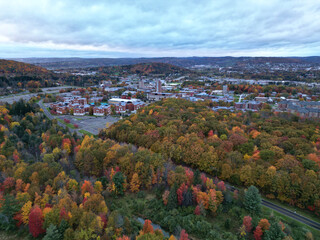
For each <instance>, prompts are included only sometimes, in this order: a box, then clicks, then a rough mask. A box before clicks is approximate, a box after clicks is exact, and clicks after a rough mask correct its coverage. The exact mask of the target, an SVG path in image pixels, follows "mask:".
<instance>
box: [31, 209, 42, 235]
mask: <svg viewBox="0 0 320 240" xmlns="http://www.w3.org/2000/svg"><path fill="white" fill-rule="evenodd" d="M29 231H30V233H31V234H32V236H33V237H38V236H39V235H40V234H43V233H45V232H46V230H44V229H43V216H42V211H41V209H40V208H39V207H38V206H35V207H34V208H33V209H32V210H31V212H30V215H29Z"/></svg>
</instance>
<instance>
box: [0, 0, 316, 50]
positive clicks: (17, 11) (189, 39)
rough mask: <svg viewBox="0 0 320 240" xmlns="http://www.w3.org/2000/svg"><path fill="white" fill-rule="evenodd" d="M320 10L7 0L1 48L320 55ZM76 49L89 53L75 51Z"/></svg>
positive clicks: (204, 0) (250, 3) (0, 20)
mask: <svg viewBox="0 0 320 240" xmlns="http://www.w3.org/2000/svg"><path fill="white" fill-rule="evenodd" d="M319 5H320V3H319V2H318V1H317V0H313V1H312V0H305V1H301V0H291V1H286V0H282V1H280V0H264V1H254V0H242V1H239V0H235V1H232V0H162V1H149V0H137V1H131V0H117V1H105V0H95V1H85V0H65V1H62V0H56V1H53V0H45V1H40V0H29V1H24V0H12V1H10V2H8V1H6V0H0V30H1V32H0V43H1V44H0V50H1V51H2V50H4V51H6V49H8V51H7V52H11V50H9V48H10V47H14V46H15V44H16V45H17V46H19V48H18V47H16V48H17V49H21V51H24V52H25V53H26V52H27V51H28V49H31V48H32V49H36V48H37V44H38V45H39V48H41V49H39V51H33V52H35V53H37V52H43V51H45V49H46V47H45V45H46V43H50V44H51V45H48V48H47V51H48V53H49V54H53V52H54V45H55V44H56V45H63V46H67V47H66V49H65V51H66V53H68V54H71V55H72V54H79V55H83V54H89V52H90V46H91V47H94V48H95V50H94V51H91V53H90V54H89V55H91V54H98V55H103V54H107V53H108V51H109V52H110V53H111V54H114V53H115V52H117V51H120V52H121V54H120V53H119V54H120V55H122V54H123V52H127V53H128V54H129V55H130V54H133V53H135V54H136V55H140V56H145V55H148V54H150V55H154V56H163V54H164V53H165V54H170V53H172V54H177V55H184V53H190V52H192V53H194V54H195V55H197V51H198V53H199V54H200V53H201V54H207V55H208V56H209V55H210V56H212V55H217V54H222V55H224V53H225V54H228V53H233V54H236V55H237V54H245V53H246V52H247V54H248V55H255V54H257V53H261V52H266V53H268V54H271V55H272V54H274V55H277V54H279V51H278V50H279V49H282V51H281V54H286V51H287V53H288V54H293V51H296V54H297V55H308V54H310V53H311V55H319V54H320V52H319V47H317V46H320V25H319V24H318V23H319V22H320V6H319ZM9 27H10V29H8V28H9ZM1 39H7V40H2V42H1ZM30 45H31V47H30ZM72 45H77V46H83V48H88V50H85V51H84V50H83V49H79V51H77V50H76V49H71V50H70V49H69V48H68V46H72ZM99 47H101V51H100V52H99ZM105 47H107V49H108V50H106V49H105ZM71 48H72V47H71ZM286 49H287V50H286ZM61 51H62V50H61V49H60V48H59V51H58V50H57V54H61ZM2 52H3V51H2ZM77 52H78V53H77Z"/></svg>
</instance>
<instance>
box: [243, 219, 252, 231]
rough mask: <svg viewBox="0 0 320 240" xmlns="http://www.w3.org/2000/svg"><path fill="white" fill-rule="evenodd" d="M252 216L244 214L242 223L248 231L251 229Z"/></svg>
mask: <svg viewBox="0 0 320 240" xmlns="http://www.w3.org/2000/svg"><path fill="white" fill-rule="evenodd" d="M251 221H252V218H251V217H250V216H244V218H243V225H244V226H245V227H246V231H247V232H248V233H249V232H251V230H252V223H251Z"/></svg>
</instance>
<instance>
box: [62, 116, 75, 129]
mask: <svg viewBox="0 0 320 240" xmlns="http://www.w3.org/2000/svg"><path fill="white" fill-rule="evenodd" d="M57 120H58V121H59V122H61V123H63V124H64V125H66V126H67V127H68V128H72V129H76V128H75V127H74V126H73V124H71V123H66V122H65V121H63V120H62V119H60V118H57Z"/></svg>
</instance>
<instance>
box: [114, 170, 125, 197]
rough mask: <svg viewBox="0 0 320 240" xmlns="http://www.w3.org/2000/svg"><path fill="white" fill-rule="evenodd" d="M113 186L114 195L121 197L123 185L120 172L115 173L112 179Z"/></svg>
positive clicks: (122, 177)
mask: <svg viewBox="0 0 320 240" xmlns="http://www.w3.org/2000/svg"><path fill="white" fill-rule="evenodd" d="M112 180H113V182H114V185H115V187H116V194H117V195H123V193H124V188H123V183H124V180H125V178H124V176H123V174H122V173H121V172H117V173H116V174H115V175H114V176H113V178H112Z"/></svg>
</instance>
